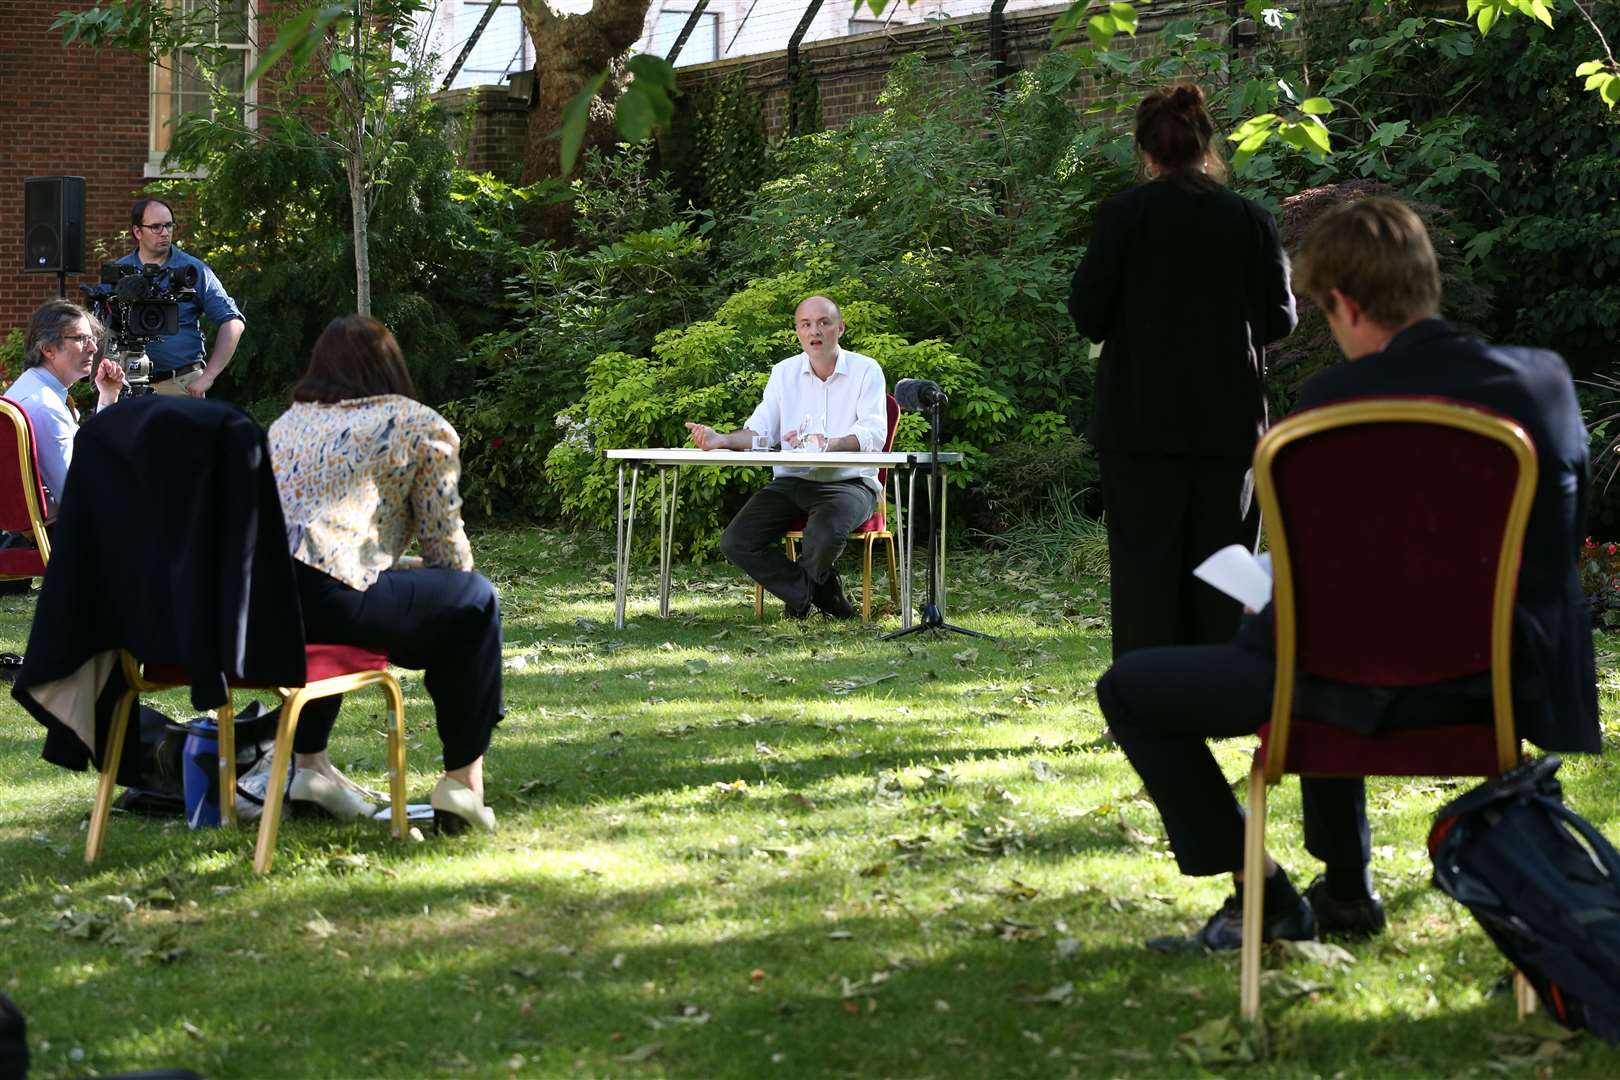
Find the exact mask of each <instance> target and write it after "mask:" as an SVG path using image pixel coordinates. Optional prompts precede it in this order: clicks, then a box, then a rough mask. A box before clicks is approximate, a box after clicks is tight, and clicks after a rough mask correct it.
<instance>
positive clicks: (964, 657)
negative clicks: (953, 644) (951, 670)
mask: <svg viewBox="0 0 1620 1080" xmlns="http://www.w3.org/2000/svg"><path fill="white" fill-rule="evenodd" d="M951 659H952V660H955V661H956V662H957V663H958V664H961V665H962V666H963V667H970V666H972V665H973V664H974V663H975V662H976V661H977V660H978V659H979V650H978V649H963V650H962V651H961V652H959V653H952V654H951Z"/></svg>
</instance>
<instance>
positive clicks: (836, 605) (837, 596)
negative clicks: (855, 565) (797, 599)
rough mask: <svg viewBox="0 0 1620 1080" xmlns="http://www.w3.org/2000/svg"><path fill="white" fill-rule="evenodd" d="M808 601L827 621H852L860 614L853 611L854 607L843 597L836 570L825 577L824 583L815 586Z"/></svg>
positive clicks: (841, 581)
mask: <svg viewBox="0 0 1620 1080" xmlns="http://www.w3.org/2000/svg"><path fill="white" fill-rule="evenodd" d="M810 601H811V603H813V604H815V605H816V607H818V608H820V609H821V613H822V614H823V615H826V616H827V617H828V618H829V619H853V618H854V617H855V616H857V615H859V614H860V612H858V611H856V610H855V605H854V604H851V603H850V602H849V597H848V596H846V595H844V582H843V579H842V578H840V577H839V576H838V571H836V570H834V571H832V572H831V573H829V574H828V575H827V580H826V581H823V582H822V583H821V584H820V585H817V586H816V588H815V591H814V592H812V593H811V594H810Z"/></svg>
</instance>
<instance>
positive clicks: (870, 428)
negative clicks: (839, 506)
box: [743, 349, 889, 491]
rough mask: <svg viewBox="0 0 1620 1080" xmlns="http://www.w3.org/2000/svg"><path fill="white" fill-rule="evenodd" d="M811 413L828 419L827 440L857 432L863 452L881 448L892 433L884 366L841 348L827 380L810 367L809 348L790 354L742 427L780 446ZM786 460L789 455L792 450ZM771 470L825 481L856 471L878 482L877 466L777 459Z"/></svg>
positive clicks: (873, 484)
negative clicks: (780, 461)
mask: <svg viewBox="0 0 1620 1080" xmlns="http://www.w3.org/2000/svg"><path fill="white" fill-rule="evenodd" d="M807 416H808V417H811V418H813V419H814V421H817V422H819V421H820V420H821V419H822V418H825V419H826V422H827V426H826V433H827V438H828V439H829V440H831V439H837V438H840V437H842V436H844V435H853V436H855V439H856V441H857V442H858V443H859V444H860V448H861V451H862V452H863V453H868V454H871V453H878V452H880V451H882V449H883V444H884V443H885V442H887V441H888V439H889V408H888V398H887V394H886V391H885V387H884V382H883V369H882V368H880V367H879V366H878V362H877V361H876V360H873V359H872V358H871V357H870V356H862V355H861V354H860V353H852V352H848V351H846V350H844V349H839V350H838V361H837V363H836V364H835V365H834V366H833V372H832V374H831V375H829V376H828V377H827V378H826V379H825V380H823V379H821V378H818V377H817V375H816V373H815V371H814V370H812V369H811V367H810V357H809V356H808V355H807V354H805V353H800V354H799V355H797V356H790V357H788V358H787V359H786V360H783V361H782V362H781V363H779V364H777V365H776V366H775V367H773V368H771V377H770V379H769V380H767V381H766V383H765V396H764V398H763V399H762V400H761V401H760V403H759V405H758V407H756V408H755V409H754V412H753V414H752V415H751V416H749V417H748V422H747V423H745V424H744V425H743V427H745V428H747V429H748V430H750V431H752V432H753V433H754V434H756V435H764V436H766V437H768V438H769V439H770V440H771V445H772V446H777V445H780V444H781V442H782V436H783V434H784V433H786V432H789V431H799V430H802V429H803V427H804V419H805V417H807ZM787 460H790V461H791V460H792V458H791V456H789V457H788V459H787ZM771 471H772V472H773V473H775V474H776V475H777V476H798V477H803V478H804V479H806V480H819V481H823V482H826V481H833V480H853V479H856V478H857V477H858V478H860V479H862V480H865V481H866V482H867V485H868V486H870V487H871V488H872V489H873V490H874V491H875V490H877V488H878V480H877V469H876V467H873V468H869V469H861V468H849V467H832V466H822V467H819V468H794V467H792V466H790V465H778V466H776V467H775V468H774V469H772V470H771Z"/></svg>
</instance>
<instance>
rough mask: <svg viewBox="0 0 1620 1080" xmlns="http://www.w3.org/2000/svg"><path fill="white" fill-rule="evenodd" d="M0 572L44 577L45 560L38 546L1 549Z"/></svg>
mask: <svg viewBox="0 0 1620 1080" xmlns="http://www.w3.org/2000/svg"><path fill="white" fill-rule="evenodd" d="M0 574H12V575H15V576H16V577H44V576H45V560H44V559H42V558H40V555H39V551H38V549H36V548H6V549H5V550H3V551H0Z"/></svg>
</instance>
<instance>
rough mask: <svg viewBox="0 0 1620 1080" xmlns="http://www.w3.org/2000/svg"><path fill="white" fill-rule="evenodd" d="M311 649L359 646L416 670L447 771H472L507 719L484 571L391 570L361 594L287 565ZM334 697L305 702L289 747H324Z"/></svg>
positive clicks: (494, 607) (493, 605)
mask: <svg viewBox="0 0 1620 1080" xmlns="http://www.w3.org/2000/svg"><path fill="white" fill-rule="evenodd" d="M293 568H294V570H295V571H296V573H297V578H298V596H299V600H300V601H301V602H302V604H303V608H304V635H305V637H306V638H307V640H308V641H309V642H310V643H312V644H317V643H322V644H332V645H356V646H359V647H360V648H363V649H371V650H372V651H374V652H380V653H385V654H387V656H388V659H389V662H390V663H394V664H397V665H399V666H400V667H406V668H417V669H421V670H422V671H423V672H424V674H423V679H422V683H423V685H424V686H425V687H426V688H427V692H428V696H429V697H430V698H432V699H433V711H434V718H435V720H436V721H437V724H438V729H439V741H440V742H441V743H443V744H444V767H445V769H447V770H449V769H460V768H463V767H465V766H467V765H471V764H472V763H473V762H474V761H476V760H478V759H479V758H481V757H483V756H484V752H485V751H486V750H488V749H489V740H490V735H491V734H492V733H493V732H494V730H495V725H496V724H497V723H499V722H500V719H501V717H502V716H504V715H505V713H506V706H505V702H504V701H503V699H502V696H501V608H500V601H499V600H498V599H497V597H496V595H495V587H494V586H493V585H491V584H490V583H489V581H488V579H486V578H485V577H484V576H483V575H482V574H475V573H471V572H468V571H462V570H432V569H424V570H389V571H387V572H385V573H384V574H383V575H382V576H381V577H379V578H378V579H377V582H376V584H374V585H372V586H371V588H369V589H367V590H366V591H365V592H360V591H359V590H357V589H352V588H350V587H349V586H347V585H345V584H344V583H343V582H341V581H338V580H337V579H336V578H333V577H330V576H328V575H326V574H323V573H321V572H320V571H319V570H316V569H314V568H312V567H309V566H306V565H305V564H303V563H301V562H296V561H295V562H294V563H293ZM341 703H342V698H341V697H331V698H323V699H321V700H319V701H314V702H311V703H310V704H309V705H308V706H307V707H306V708H305V709H304V711H303V713H302V715H301V717H300V719H299V721H298V730H297V732H295V733H294V736H293V749H294V750H296V751H298V752H299V753H300V754H315V753H319V752H320V751H322V750H325V749H326V743H327V740H328V739H329V738H330V736H331V734H332V726H333V725H334V724H335V723H336V722H337V714H338V708H339V706H340V704H341Z"/></svg>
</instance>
